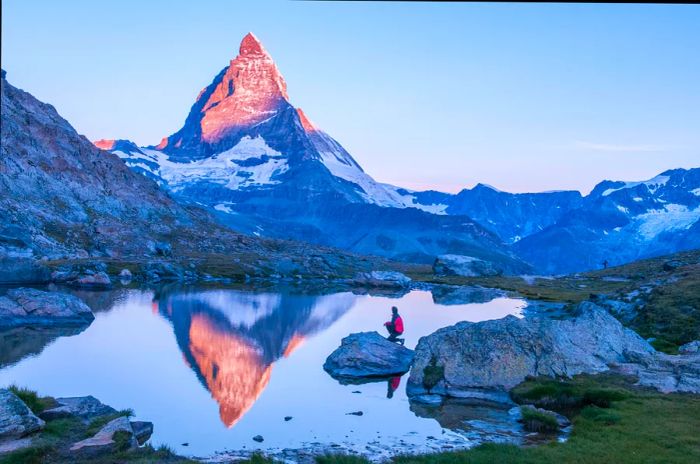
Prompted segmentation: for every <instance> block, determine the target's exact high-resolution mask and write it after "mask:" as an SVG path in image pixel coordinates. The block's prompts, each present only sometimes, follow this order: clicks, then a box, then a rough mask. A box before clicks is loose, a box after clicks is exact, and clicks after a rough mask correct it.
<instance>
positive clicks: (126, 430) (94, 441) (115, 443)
mask: <svg viewBox="0 0 700 464" xmlns="http://www.w3.org/2000/svg"><path fill="white" fill-rule="evenodd" d="M136 447H138V442H137V441H136V436H135V434H134V430H133V429H132V428H131V422H129V418H128V417H125V416H121V417H117V418H116V419H114V420H112V421H110V422H108V423H107V424H106V425H105V426H104V427H102V428H101V429H100V431H99V432H97V433H96V434H95V435H93V436H92V437H90V438H87V439H85V440H82V441H79V442H77V443H74V444H73V445H72V446H71V447H70V451H72V452H77V453H81V454H85V455H90V456H94V455H96V454H103V453H104V454H111V453H114V452H117V451H124V450H127V449H134V448H136Z"/></svg>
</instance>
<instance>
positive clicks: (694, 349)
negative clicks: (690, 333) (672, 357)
mask: <svg viewBox="0 0 700 464" xmlns="http://www.w3.org/2000/svg"><path fill="white" fill-rule="evenodd" d="M678 352H679V353H680V354H693V353H699V352H700V340H695V341H692V342H690V343H686V344H685V345H682V346H681V347H680V348H678Z"/></svg>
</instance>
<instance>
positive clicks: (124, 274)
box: [119, 269, 133, 280]
mask: <svg viewBox="0 0 700 464" xmlns="http://www.w3.org/2000/svg"><path fill="white" fill-rule="evenodd" d="M132 277H133V276H132V274H131V271H130V270H128V269H122V270H121V271H120V272H119V278H120V279H122V280H131V278H132Z"/></svg>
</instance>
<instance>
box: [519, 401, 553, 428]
mask: <svg viewBox="0 0 700 464" xmlns="http://www.w3.org/2000/svg"><path fill="white" fill-rule="evenodd" d="M520 414H521V415H522V421H523V425H524V426H525V430H527V431H529V432H543V433H553V432H556V431H558V430H559V422H557V418H556V417H554V415H553V414H547V413H544V412H540V411H537V410H536V409H533V408H527V407H525V406H521V407H520Z"/></svg>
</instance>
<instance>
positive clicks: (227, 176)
mask: <svg viewBox="0 0 700 464" xmlns="http://www.w3.org/2000/svg"><path fill="white" fill-rule="evenodd" d="M114 153H115V154H116V155H117V156H119V157H120V158H122V159H123V160H124V161H125V162H126V163H127V165H128V166H130V167H132V168H136V167H138V168H141V169H143V170H144V171H147V172H149V173H151V174H153V175H154V176H157V177H159V178H160V179H162V180H163V181H164V182H165V183H167V184H168V186H169V187H170V188H171V189H172V190H173V191H178V190H179V189H180V188H182V186H183V185H184V184H186V183H188V182H196V181H201V180H202V179H206V180H207V181H209V182H213V183H217V184H221V185H224V186H226V188H228V189H231V190H237V189H240V188H245V187H249V186H264V185H272V184H277V183H278V182H279V181H277V180H276V179H275V178H276V176H278V175H280V174H282V173H284V172H286V171H287V169H288V168H289V167H288V165H287V160H286V159H285V157H284V156H282V154H281V153H280V152H278V151H276V150H274V149H272V148H270V147H269V146H268V145H267V143H266V142H265V139H263V138H262V137H260V136H257V137H255V138H251V137H249V136H245V137H243V138H242V139H241V140H240V142H238V143H237V144H236V145H235V146H234V147H233V148H231V149H229V150H226V151H223V152H221V153H218V154H216V155H213V156H211V157H209V158H204V159H201V160H196V161H191V162H189V163H178V162H174V161H171V160H170V159H169V157H168V155H167V154H165V153H163V152H162V151H159V150H154V149H151V148H139V150H138V151H132V152H130V153H125V152H122V151H115V152H114Z"/></svg>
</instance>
